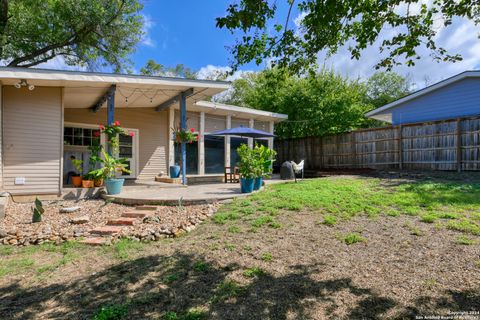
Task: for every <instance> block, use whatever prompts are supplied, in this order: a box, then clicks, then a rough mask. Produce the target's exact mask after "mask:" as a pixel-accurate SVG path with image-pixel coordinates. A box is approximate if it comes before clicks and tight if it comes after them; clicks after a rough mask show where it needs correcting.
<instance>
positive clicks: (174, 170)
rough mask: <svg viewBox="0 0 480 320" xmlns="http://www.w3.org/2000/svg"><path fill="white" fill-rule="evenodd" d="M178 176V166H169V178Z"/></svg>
mask: <svg viewBox="0 0 480 320" xmlns="http://www.w3.org/2000/svg"><path fill="white" fill-rule="evenodd" d="M178 177H180V166H170V178H172V179H175V178H178Z"/></svg>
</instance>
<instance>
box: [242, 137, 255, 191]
mask: <svg viewBox="0 0 480 320" xmlns="http://www.w3.org/2000/svg"><path fill="white" fill-rule="evenodd" d="M237 154H238V156H239V157H240V161H239V162H238V171H239V173H240V176H241V178H240V188H241V190H242V193H250V192H252V191H253V187H254V182H255V178H256V176H257V175H258V172H259V164H258V158H257V157H256V155H255V153H254V151H253V150H252V149H250V148H249V147H248V146H247V145H246V144H242V145H241V146H240V147H238V148H237Z"/></svg>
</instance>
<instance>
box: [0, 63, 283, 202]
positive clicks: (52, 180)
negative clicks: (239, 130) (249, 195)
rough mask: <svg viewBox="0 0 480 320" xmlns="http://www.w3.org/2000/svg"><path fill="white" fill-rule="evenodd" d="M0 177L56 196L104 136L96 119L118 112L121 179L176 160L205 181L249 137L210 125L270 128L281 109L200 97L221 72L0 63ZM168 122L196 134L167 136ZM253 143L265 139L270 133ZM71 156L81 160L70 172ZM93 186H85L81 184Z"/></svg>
mask: <svg viewBox="0 0 480 320" xmlns="http://www.w3.org/2000/svg"><path fill="white" fill-rule="evenodd" d="M0 81H1V84H0V88H1V95H2V99H1V101H2V105H1V113H2V114H1V115H2V127H3V134H2V135H1V136H0V142H1V145H2V147H3V152H2V155H1V157H0V160H1V163H0V165H1V167H2V171H1V173H0V182H1V187H2V189H3V190H4V191H8V192H10V193H11V194H13V195H27V196H30V195H33V196H34V195H49V196H61V195H62V194H64V193H65V192H64V191H65V190H64V189H67V190H66V191H69V190H68V188H70V187H71V181H70V180H69V177H70V176H71V175H72V173H73V174H74V173H80V174H86V173H88V172H89V171H90V170H91V169H92V167H91V166H90V165H89V163H88V162H89V156H90V154H91V152H92V151H91V149H90V147H91V146H92V145H93V144H94V143H98V142H100V143H101V144H102V145H103V144H104V143H105V137H103V134H101V132H100V130H99V124H104V125H105V124H112V123H113V122H114V121H119V122H120V123H121V126H122V127H123V128H125V129H126V130H128V131H129V132H131V133H134V135H133V136H125V137H121V139H120V140H121V141H120V154H119V156H120V157H122V158H127V159H128V167H129V169H130V170H131V173H129V174H128V175H126V174H125V175H123V176H122V177H123V178H125V179H127V180H128V182H138V183H144V182H149V183H155V179H156V178H157V177H158V176H162V177H168V175H169V167H170V166H173V165H176V164H181V172H182V174H181V179H182V181H181V182H182V183H183V184H184V185H185V184H187V183H188V182H189V180H197V181H202V182H214V181H213V180H216V181H220V180H221V179H222V176H223V173H224V168H225V167H229V166H232V165H235V164H236V161H237V155H236V148H237V147H238V146H239V145H240V144H241V143H247V144H249V145H251V144H252V143H253V139H251V138H244V137H236V136H228V137H218V136H214V135H212V134H211V133H212V132H215V131H217V130H223V129H229V128H233V127H237V126H245V127H249V128H254V129H258V130H263V131H267V132H270V133H273V130H274V124H275V123H278V122H280V121H283V120H285V119H286V118H287V116H286V115H282V114H276V113H272V112H267V111H262V110H255V109H251V108H244V107H238V106H232V105H226V104H221V103H215V102H210V101H205V100H208V99H209V98H210V97H212V96H214V95H215V94H218V93H220V92H223V91H225V90H226V89H228V88H229V85H230V83H229V82H224V81H209V80H190V79H181V78H168V77H151V76H142V75H126V74H106V73H91V72H78V71H65V70H61V71H60V70H42V69H22V68H1V69H0ZM174 127H179V128H181V129H183V130H187V129H188V130H189V129H194V130H195V134H196V135H198V137H199V139H198V142H195V143H191V144H185V143H180V144H176V143H175V141H174V139H173V135H174V134H173V132H174ZM261 142H262V143H263V144H265V145H268V146H269V147H273V138H265V139H264V140H262V141H261ZM72 159H80V160H82V161H83V168H82V171H83V172H76V171H78V170H76V169H75V168H74V166H73V162H72ZM92 192H93V191H92V190H90V191H89V193H92Z"/></svg>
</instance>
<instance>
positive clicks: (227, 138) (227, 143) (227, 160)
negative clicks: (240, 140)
mask: <svg viewBox="0 0 480 320" xmlns="http://www.w3.org/2000/svg"><path fill="white" fill-rule="evenodd" d="M230 128H232V116H231V115H227V130H228V129H230ZM225 167H230V136H225Z"/></svg>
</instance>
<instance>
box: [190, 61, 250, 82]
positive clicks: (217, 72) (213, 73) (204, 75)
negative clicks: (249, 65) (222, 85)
mask: <svg viewBox="0 0 480 320" xmlns="http://www.w3.org/2000/svg"><path fill="white" fill-rule="evenodd" d="M231 70H232V68H230V67H227V66H214V65H211V64H209V65H206V66H204V67H201V68H200V69H199V70H198V74H197V76H198V78H199V79H207V80H219V79H222V80H225V81H234V80H237V79H238V78H240V77H241V76H242V75H243V74H244V73H246V72H252V71H248V70H237V71H235V72H234V73H233V74H231V75H228V76H227V77H226V78H225V79H223V75H224V74H226V73H228V72H230V71H231Z"/></svg>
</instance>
